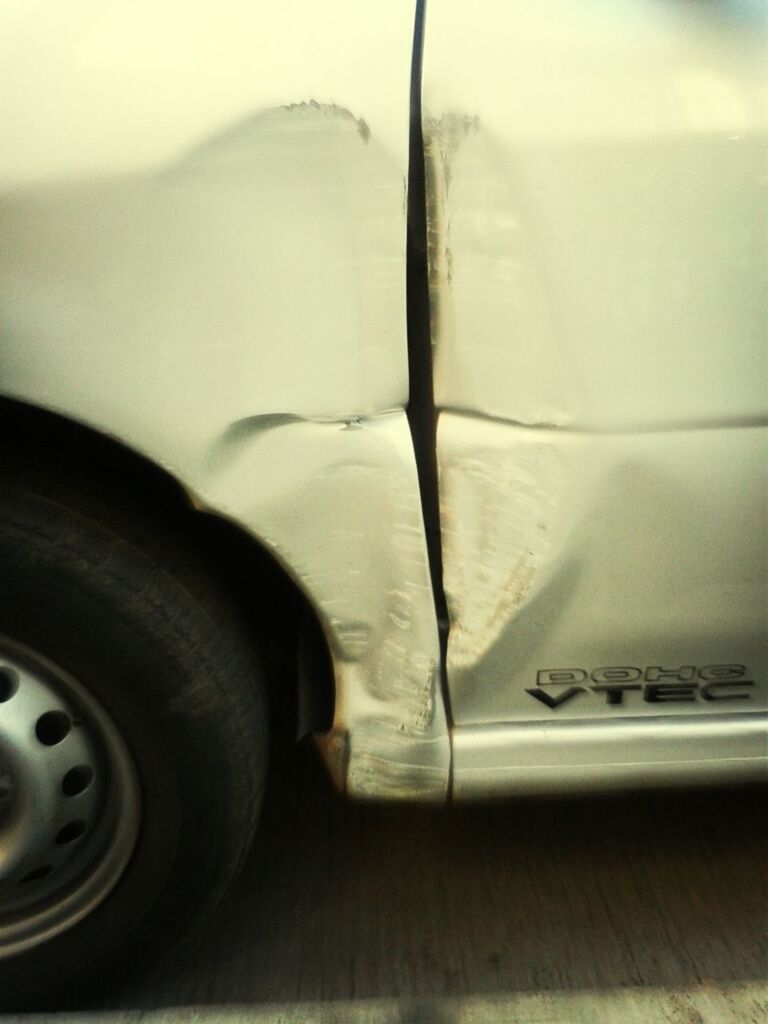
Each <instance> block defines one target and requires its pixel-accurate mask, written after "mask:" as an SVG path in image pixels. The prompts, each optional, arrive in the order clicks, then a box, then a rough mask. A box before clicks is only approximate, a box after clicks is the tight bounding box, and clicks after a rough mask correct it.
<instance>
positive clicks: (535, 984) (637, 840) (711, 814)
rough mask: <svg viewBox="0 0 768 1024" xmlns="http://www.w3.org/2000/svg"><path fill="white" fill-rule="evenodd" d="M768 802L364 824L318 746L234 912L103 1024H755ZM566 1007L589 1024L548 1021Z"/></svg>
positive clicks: (274, 820)
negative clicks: (357, 1022) (334, 782)
mask: <svg viewBox="0 0 768 1024" xmlns="http://www.w3.org/2000/svg"><path fill="white" fill-rule="evenodd" d="M766 802H767V794H766V791H765V790H764V789H761V788H757V787H755V788H751V789H738V790H720V791H709V792H706V791H704V792H684V793H666V794H649V793H645V794H642V795H634V796H624V797H610V798H602V799H594V798H590V799H588V800H587V799H581V800H574V799H568V800H563V799H559V800H549V801H542V800H536V801H525V802H521V801H516V802H506V803H503V804H502V803H497V804H491V805H480V804H478V805H474V806H462V807H453V808H448V809H436V808H424V807H414V806H409V807H406V806H371V805H359V804H357V805H355V804H349V803H347V802H345V801H344V800H343V799H342V798H340V797H338V796H337V795H336V793H335V792H334V791H333V790H332V788H331V786H330V784H329V783H328V782H327V781H326V778H325V775H324V771H323V768H322V766H321V764H320V762H319V759H317V758H316V756H315V754H314V751H313V750H312V748H311V747H304V748H300V749H299V750H297V751H290V752H283V753H281V754H279V755H278V756H277V758H276V759H275V764H274V765H273V769H272V780H271V784H270V787H269V790H268V795H267V800H266V805H265V809H264V815H263V819H262V825H261V828H260V831H259V836H258V839H257V843H256V845H255V848H254V851H253V854H252V856H251V858H250V861H249V863H248V865H247V868H246V870H245V873H244V875H243V876H242V878H241V879H240V881H239V882H238V884H237V886H236V888H235V891H233V892H232V894H231V897H230V898H228V899H227V901H226V902H225V904H224V905H223V906H222V907H221V909H220V911H219V912H218V913H217V915H216V916H215V918H214V919H213V920H212V921H211V922H210V924H209V925H207V926H206V927H205V929H204V930H203V931H202V932H200V933H199V934H198V935H197V936H196V937H195V938H194V939H193V940H192V941H191V942H190V943H189V944H187V945H186V946H185V947H182V948H180V949H178V950H175V951H174V952H173V953H172V955H171V956H170V957H169V958H168V959H167V960H165V961H164V962H162V963H161V964H159V965H157V966H156V968H155V969H154V970H153V972H152V974H150V975H149V976H145V977H144V978H142V979H140V980H138V981H136V982H134V983H133V984H132V985H131V986H130V987H128V988H126V989H125V990H123V991H122V992H120V993H115V994H114V996H113V997H112V998H111V999H110V1000H108V1004H109V1008H113V1009H115V1010H118V1009H120V1010H122V1011H124V1012H125V1011H128V1010H131V1009H135V1010H142V1011H148V1010H150V1011H151V1010H157V1009H158V1008H163V1007H185V1006H186V1007H189V1006H196V1007H200V1008H203V1009H201V1011H200V1012H201V1013H203V1016H202V1017H201V1018H200V1019H206V1020H209V1019H210V1020H214V1019H216V1020H218V1019H222V1020H223V1019H225V1014H224V1008H225V1007H237V1008H239V1009H238V1013H245V1012H246V1010H248V1012H252V1013H254V1014H257V1011H258V1010H259V1007H261V1008H263V1011H264V1013H265V1014H266V1012H267V1008H269V1007H272V1008H274V1007H275V1006H277V1007H282V1011H281V1012H282V1013H283V1014H284V1015H283V1016H280V1015H279V1014H278V1016H275V1017H274V1018H273V1017H271V1016H270V1017H269V1019H270V1020H272V1019H275V1020H277V1019H278V1017H279V1019H280V1020H286V1021H289V1020H297V1021H299V1020H310V1019H317V1020H319V1019H321V1017H320V1012H319V1010H317V1007H318V1006H320V1007H322V1006H337V1007H339V1010H338V1012H334V1013H332V1014H331V1015H330V1016H323V1017H322V1019H323V1020H331V1019H332V1020H342V1019H343V1020H347V1019H349V1020H351V1019H353V1017H351V1016H345V1015H344V1014H345V1013H347V1011H349V1008H350V1007H353V1008H354V1006H358V1007H360V1008H361V1013H362V1011H363V1009H364V1008H366V1007H370V1006H371V1005H374V1006H375V1005H380V1006H382V1007H391V1006H399V1007H400V1008H401V1012H400V1014H399V1015H396V1016H395V1017H392V1018H391V1019H393V1020H394V1019H397V1020H399V1021H406V1020H409V1021H410V1020H413V1021H419V1020H424V1021H429V1022H431V1021H438V1020H440V1021H442V1020H445V1021H451V1022H452V1021H454V1020H459V1019H461V1020H464V1019H467V1020H468V1019H470V1018H471V1019H472V1020H475V1019H477V1020H486V1019H487V1020H490V1019H491V1017H493V1016H494V1014H492V1013H491V1011H490V1010H489V1009H488V1007H492V1006H496V1007H497V1009H498V1013H496V1015H495V1019H498V1020H512V1019H515V1020H523V1019H525V1020H526V1021H527V1020H536V1021H545V1020H546V1021H555V1020H557V1021H561V1020H566V1019H567V1020H569V1021H570V1020H571V1019H574V1020H575V1019H578V1020H582V1019H584V1020H597V1019H601V1020H602V1019H607V1020H614V1019H615V1021H616V1024H624V1022H625V1021H628V1020H630V1019H632V1020H634V1019H635V1017H634V1016H632V1015H631V1014H630V1012H629V1009H628V1008H625V1009H621V1005H620V1004H621V1000H622V999H624V998H626V997H627V994H629V996H631V997H632V998H637V999H640V1000H641V1003H642V1000H643V997H644V995H645V996H648V997H649V998H651V997H652V998H653V999H654V1000H656V1003H658V1006H660V1007H661V1009H660V1011H659V1015H658V1016H653V1014H652V1013H651V1012H650V1010H648V1009H647V1007H646V1009H643V1008H642V1007H641V1009H640V1010H639V1011H638V1015H637V1019H638V1020H643V1021H651V1020H657V1019H658V1020H663V1021H670V1022H674V1024H710V1021H713V1022H714V1024H720V1021H721V1020H722V1021H725V1020H728V1021H730V1020H738V1021H743V1022H744V1024H748V1022H749V1021H751V1020H755V1021H758V1020H759V1021H761V1022H763V1021H764V1020H768V1011H767V1010H766V1000H765V998H764V997H765V995H766V991H767V990H766V987H765V982H766V924H767V923H768V870H767V868H768V858H766V852H767V850H768V842H767V839H768V829H767V828H766V825H767V823H768V821H767V815H766ZM690 993H693V996H692V997H691V1001H690V1002H688V1001H687V996H686V994H690ZM563 994H569V997H573V998H574V999H576V1000H577V1002H578V1001H579V1000H581V1002H579V1005H580V1006H582V1009H584V1007H586V1009H584V1016H583V1017H582V1016H581V1015H579V1014H578V1013H576V1012H575V1011H573V1013H572V1014H569V1015H566V1016H559V1015H558V1013H557V1012H556V1011H555V1010H552V1006H554V1005H556V999H557V998H561V997H563ZM548 995H551V996H552V998H553V999H555V1003H552V1002H549V1003H548V1002H547V996H548ZM702 999H703V1000H704V1002H703V1003H702ZM740 999H741V1002H739V1000H740ZM537 1000H538V1002H537ZM542 1000H543V1001H544V1002H542ZM707 1000H709V1002H707ZM712 1000H714V1002H712ZM377 1001H379V1002H377ZM382 1001H383V1002H382ZM462 1005H465V1006H469V1007H472V1006H474V1007H475V1009H476V1010H477V1013H476V1015H475V1016H472V1014H469V1015H468V1016H462V1015H461V1013H459V1012H458V1011H457V1010H456V1007H460V1006H462ZM512 1005H514V1006H516V1007H517V1008H518V1010H517V1011H516V1012H517V1013H518V1015H514V1014H512V1013H511V1011H509V1007H510V1006H512ZM545 1005H546V1006H548V1007H550V1009H549V1010H546V1011H545V1010H541V1011H540V1013H539V1015H537V1011H536V1006H539V1007H541V1006H545ZM590 1005H591V1006H593V1007H594V1006H601V1005H603V1006H608V1007H610V1006H614V1007H618V1008H617V1009H615V1010H613V1011H611V1012H610V1013H608V1014H604V1015H603V1016H600V1015H599V1014H597V1013H596V1012H590V1011H589V1006H590ZM206 1006H207V1007H216V1008H218V1009H216V1010H215V1011H212V1012H211V1013H210V1014H209V1015H207V1016H206V1015H205V1011H204V1008H205V1007H206ZM405 1006H407V1007H409V1008H410V1009H409V1010H408V1012H407V1013H406V1012H404V1011H402V1007H405ZM505 1006H506V1007H507V1010H506V1011H505V1009H504V1007H505ZM627 1006H628V1004H627ZM702 1006H703V1007H704V1009H702ZM707 1006H709V1007H710V1008H711V1012H708V1011H707V1009H706V1007H707ZM291 1007H293V1008H295V1009H294V1010H293V1011H292V1010H291ZM301 1007H304V1009H303V1010H301V1009H300V1008H301ZM307 1007H315V1011H312V1012H310V1010H309V1009H307ZM341 1007H344V1008H346V1009H345V1011H344V1013H342V1010H341V1009H340V1008H341ZM451 1007H453V1010H451V1009H450V1008H451ZM520 1007H528V1010H527V1011H526V1012H525V1013H524V1012H523V1010H521V1009H520ZM107 1008H108V1007H107V1006H104V1007H102V1012H103V1011H104V1010H106V1009H107ZM249 1008H250V1009H249ZM454 1011H455V1012H454ZM233 1012H234V1011H233ZM270 1012H272V1011H270ZM275 1012H276V1011H275ZM764 1012H765V1014H766V1016H765V1017H763V1013H764ZM526 1013H528V1015H527V1016H526ZM139 1016H140V1015H138V1014H137V1015H135V1016H134V1015H132V1014H131V1015H130V1019H139ZM363 1016H364V1014H363ZM363 1016H360V1017H359V1018H354V1019H361V1020H362V1019H363ZM161 1018H162V1020H165V1019H166V1016H165V1014H160V1015H158V1017H157V1019H161ZM121 1019H123V1018H122V1017H121ZM141 1019H142V1020H144V1019H146V1018H145V1017H144V1016H143V1015H141ZM149 1019H154V1016H153V1014H151V1013H150V1014H149ZM168 1019H171V1018H170V1017H169V1018H168ZM173 1019H174V1020H175V1019H176V1018H175V1017H174V1018H173ZM183 1019H190V1018H188V1017H185V1018H183ZM233 1019H234V1018H233ZM237 1019H238V1020H240V1019H241V1017H240V1016H238V1017H237ZM242 1019H243V1020H245V1019H246V1017H242ZM247 1019H249V1020H250V1019H262V1017H260V1016H258V1017H257V1016H254V1017H253V1018H251V1017H250V1016H248V1017H247ZM263 1019H267V1017H266V1016H265V1017H264V1018H263ZM365 1019H366V1020H367V1019H369V1018H368V1017H365ZM370 1019H371V1020H373V1019H374V1017H370ZM376 1019H379V1018H378V1017H377V1018H376ZM381 1019H384V1017H382V1018H381ZM386 1019H387V1020H389V1019H390V1018H389V1017H387V1018H386Z"/></svg>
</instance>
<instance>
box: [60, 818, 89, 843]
mask: <svg viewBox="0 0 768 1024" xmlns="http://www.w3.org/2000/svg"><path fill="white" fill-rule="evenodd" d="M85 829H86V823H85V822H84V821H83V820H82V819H77V820H76V821H69V822H67V824H66V825H65V826H64V827H63V828H62V829H60V830H59V834H58V835H57V836H56V843H57V845H58V846H65V845H66V844H67V843H74V842H75V840H77V839H79V838H80V837H81V836H82V835H84V834H85Z"/></svg>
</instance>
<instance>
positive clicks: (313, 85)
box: [0, 0, 768, 799]
mask: <svg viewBox="0 0 768 1024" xmlns="http://www.w3.org/2000/svg"><path fill="white" fill-rule="evenodd" d="M0 15H1V16H2V22H3V26H4V28H3V32H2V33H0V49H1V50H2V54H1V56H2V63H1V66H2V68H3V70H2V77H3V87H2V90H1V91H0V120H1V121H2V124H3V142H4V144H3V146H2V148H1V149H0V253H1V254H2V255H0V393H2V394H3V395H5V396H7V397H9V398H12V399H15V400H19V401H22V402H25V403H28V404H30V405H32V406H36V407H40V408H44V409H47V410H52V411H55V412H57V413H59V414H61V415H63V416H65V417H68V418H71V419H73V420H76V421H78V422H81V423H84V424H87V425H88V426H89V427H91V428H93V429H94V430H96V431H98V432H100V433H103V434H105V435H108V436H110V437H113V438H116V439H118V440H119V441H121V442H122V443H123V444H125V445H127V446H129V447H131V448H132V449H135V450H136V451H138V452H140V453H141V454H143V455H144V456H146V457H148V458H149V459H151V460H152V461H153V462H155V463H156V464H157V465H159V466H161V467H163V469H165V470H166V471H167V472H168V473H170V474H171V475H172V476H174V477H175V478H176V479H177V480H178V481H180V482H181V484H182V485H183V486H184V488H185V490H186V491H187V493H188V495H189V496H190V500H191V501H192V502H193V503H194V504H195V505H196V506H197V507H199V508H202V509H207V510H211V511H214V512H216V513H218V514H219V515H222V516H224V517H226V518H228V519H230V520H232V521H234V522H235V523H237V524H238V525H240V526H241V527H243V528H244V529H246V530H247V531H248V532H249V533H250V534H251V535H252V536H253V538H254V539H255V540H256V541H258V543H259V544H261V545H262V546H263V547H265V548H266V549H268V550H269V551H271V552H272V553H273V554H274V555H275V556H276V558H277V559H278V560H279V562H280V563H281V564H282V565H283V566H284V568H285V570H286V571H287V572H288V573H289V574H290V575H291V577H292V578H293V579H294V580H295V581H296V582H297V584H298V585H299V586H300V587H301V589H302V590H303V591H304V593H305V594H306V596H307V597H308V599H309V600H310V602H311V604H312V606H313V607H314V609H315V611H316V613H317V616H318V618H319V621H320V622H321V625H322V627H323V630H324V633H325V636H326V639H327V642H328V646H329V649H330V652H331V656H332V660H333V666H334V674H335V682H336V707H335V721H334V727H333V729H332V730H331V732H330V733H329V734H327V735H326V736H324V737H322V738H321V744H322V746H323V748H324V751H325V753H326V757H327V760H328V763H329V765H330V767H331V769H332V771H333V772H334V774H335V777H336V779H337V781H338V783H339V784H340V785H341V786H343V787H344V788H345V789H346V790H347V791H348V792H349V793H351V794H352V795H355V796H371V797H403V798H405V797H409V798H424V799H441V798H444V797H446V796H447V795H448V794H449V792H452V793H454V794H455V795H456V796H458V797H465V796H466V797H471V796H477V795H487V794H492V793H502V792H518V791H539V790H546V789H551V788H556V789H563V788H589V787H592V786H600V787H610V786H613V785H620V786H626V785H640V784H645V783H659V782H675V781H708V780H713V781H714V780H724V779H738V778H749V777H754V776H756V775H759V774H762V773H764V771H765V764H766V760H765V755H766V745H765V717H764V712H765V707H766V682H765V679H766V676H765V670H766V664H765V654H766V646H765V625H766V623H765V611H766V591H765V585H766V578H767V576H768V574H767V573H766V565H765V557H766V534H765V503H764V475H763V471H764V452H765V441H766V423H767V422H768V417H767V416H766V412H767V409H766V403H767V400H768V380H767V379H766V376H767V373H766V360H765V351H764V342H765V326H766V317H765V313H766V308H765V296H766V294H768V292H767V291H766V283H767V282H766V260H765V252H764V233H765V221H764V216H765V214H764V211H765V194H764V186H765V178H764V159H765V147H766V121H767V118H766V91H767V90H766V77H765V71H764V68H763V61H762V58H763V57H764V53H763V49H764V47H763V45H762V43H761V36H760V32H761V31H763V32H764V31H765V9H764V7H762V5H757V4H754V3H746V2H744V3H730V4H723V5H708V6H704V5H679V4H662V3H658V2H651V0H621V2H619V3H615V4H612V5H608V6H606V5H604V4H599V3H596V2H591V3H586V4H580V5H574V4H570V3H567V2H566V0H546V2H543V3H540V4H534V5H532V4H525V3H522V2H513V3H501V2H500V0H499V2H493V0H485V2H483V3H482V4H479V5H468V4H465V3H460V2H458V0H430V2H429V7H428V10H427V13H426V24H425V28H424V35H425V53H424V70H423V74H424V84H423V117H422V128H423V134H424V147H425V152H426V158H427V196H426V198H427V207H428V218H429V262H430V268H429V269H430V287H431V303H432V316H433V326H432V345H433V354H434V390H435V403H436V408H437V411H438V413H439V420H438V429H437V457H438V462H439V499H440V519H441V531H440V532H441V541H442V557H443V569H444V572H443V577H442V581H443V585H444V588H445V596H446V599H447V607H448V611H449V615H450V632H449V635H448V649H447V659H446V660H445V663H444V664H442V660H441V649H440V638H439V629H438V620H437V615H436V611H435V594H434V593H433V588H432V584H431V582H430V562H429V554H428V545H427V537H426V532H425V527H424V517H423V509H422V494H421V493H420V487H419V479H418V476H417V465H416V458H415V455H414V445H413V441H412V436H411V432H410V429H409V423H408V419H407V415H406V407H407V403H408V395H409V379H408V339H407V330H406V327H407V324H406V289H405V283H406V273H405V268H406V214H407V192H406V185H407V174H408V141H409V127H410V114H409V90H410V82H411V56H412V48H413V16H414V10H413V4H412V3H410V2H405V0H403V2H392V3H387V4H384V3H380V4H360V3H358V2H352V0H328V2H327V3H324V4H321V5H318V4H309V3H306V2H299V3H285V4H282V5H278V6H277V7H275V6H272V5H270V7H269V9H268V11H267V10H265V9H263V8H260V7H259V6H258V5H253V4H250V3H246V2H244V0H222V2H219V3H217V4H216V5H212V4H209V3H207V2H200V3H196V4H191V5H190V4H185V3H181V2H180V0H155V2H153V3H151V4H149V3H143V2H142V3H128V2H126V0H120V2H114V3H108V4H103V3H93V2H92V0H73V2H72V3H69V4H66V5H62V4H59V3H56V2H54V0H36V2H33V3H30V2H25V3H21V2H17V0H5V2H3V3H2V5H0ZM5 443H9V444H12V443H13V439H12V438H7V439H6V440H5ZM443 673H444V678H442V677H443ZM606 687H607V688H608V689H606ZM625 687H627V688H626V689H625ZM531 691H533V692H531Z"/></svg>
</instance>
